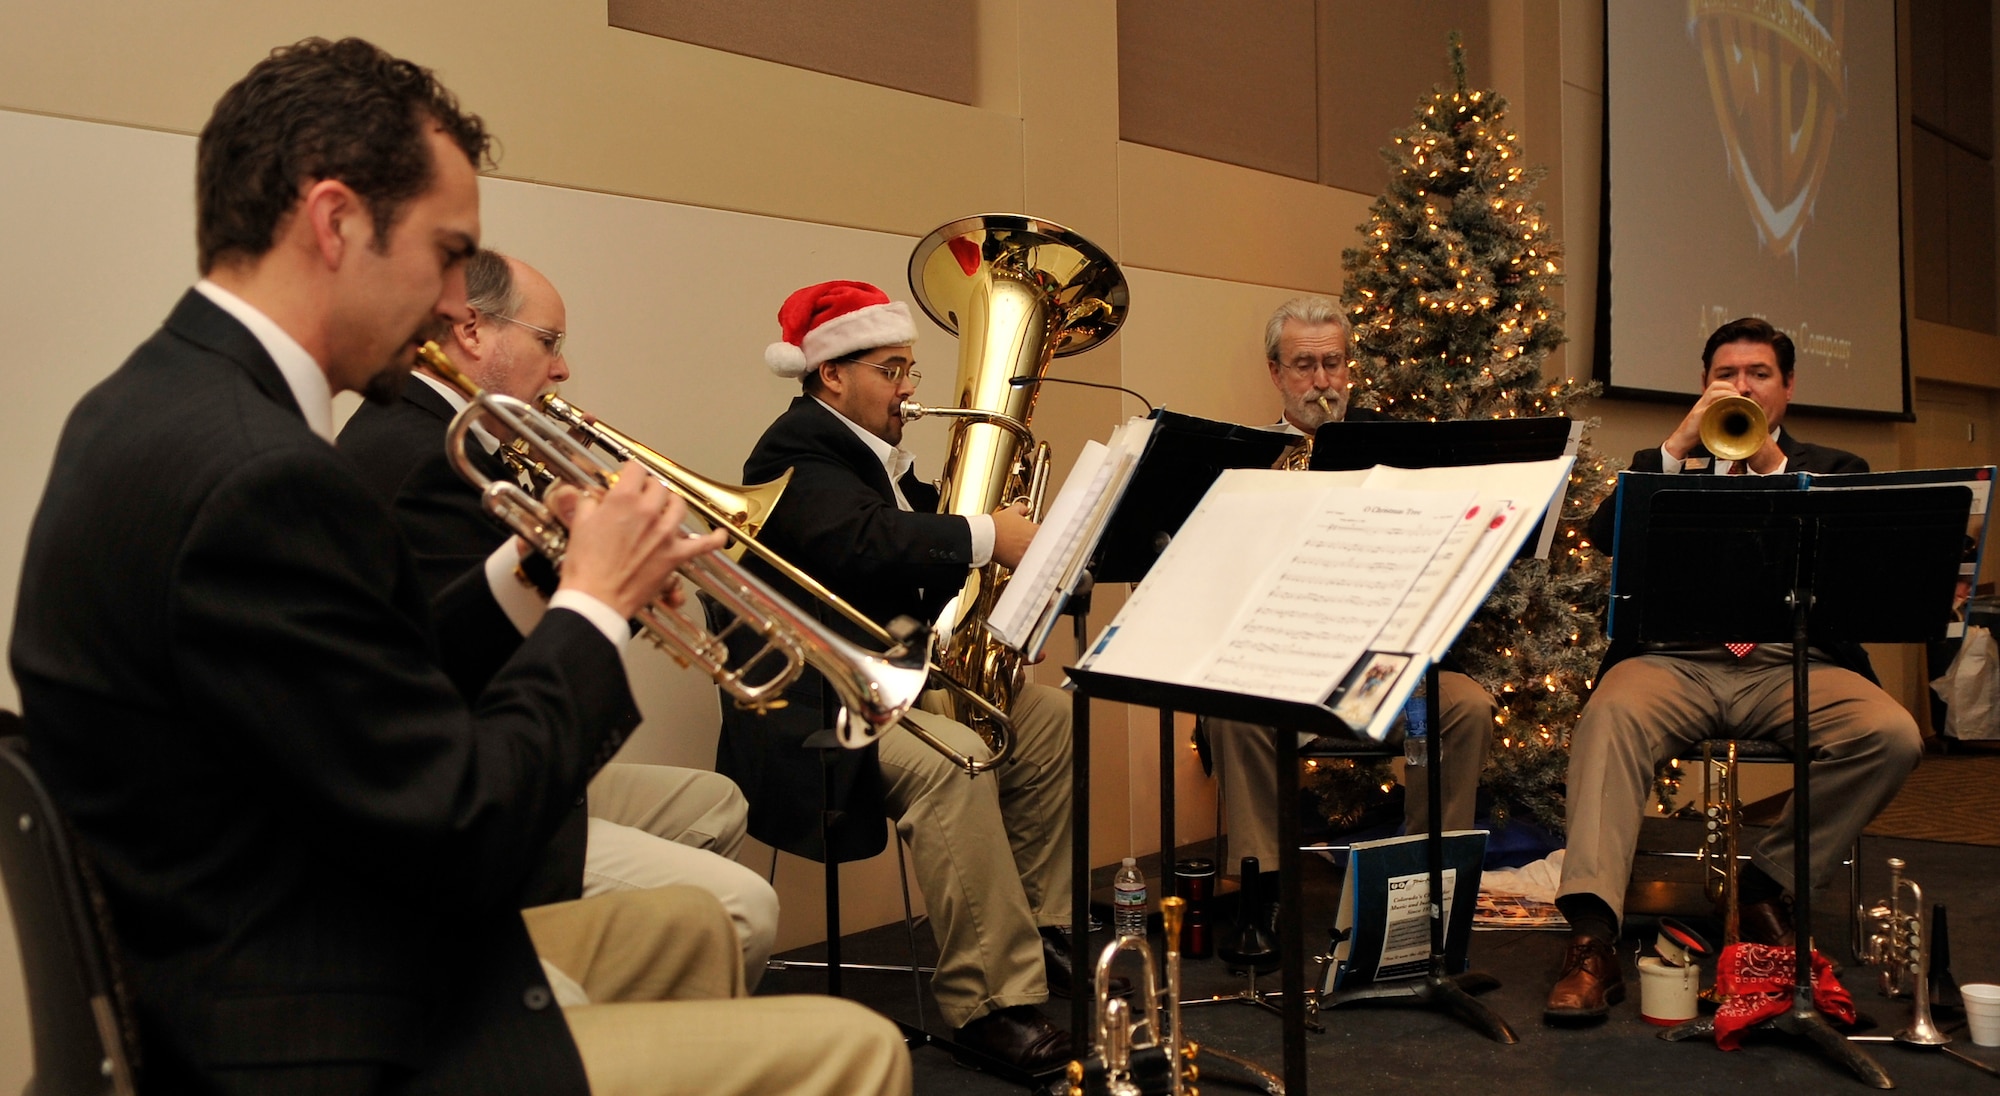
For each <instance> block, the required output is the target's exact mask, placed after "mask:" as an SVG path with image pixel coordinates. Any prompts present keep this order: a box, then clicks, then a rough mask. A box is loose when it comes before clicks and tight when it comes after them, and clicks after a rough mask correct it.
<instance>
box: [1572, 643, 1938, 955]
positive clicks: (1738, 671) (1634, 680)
mask: <svg viewBox="0 0 2000 1096" xmlns="http://www.w3.org/2000/svg"><path fill="white" fill-rule="evenodd" d="M1808 673H1809V674H1810V682H1809V687H1808V690H1807V691H1808V694H1809V699H1810V702H1811V705H1812V709H1811V721H1812V731H1811V734H1812V738H1811V742H1812V751H1813V757H1812V769H1811V772H1812V868H1811V870H1812V883H1813V885H1814V886H1819V885H1822V884H1824V883H1825V882H1826V881H1827V880H1828V879H1829V878H1831V877H1832V875H1833V869H1834V867H1835V866H1836V865H1837V864H1839V862H1840V858H1841V857H1842V856H1843V855H1845V854H1846V852H1847V849H1848V846H1850V845H1852V844H1853V843H1854V839H1855V838H1856V837H1857V836H1859V835H1860V833H1861V831H1862V829H1863V828H1864V827H1866V826H1867V825H1868V822H1869V820H1870V819H1872V818H1874V817H1875V815H1876V813H1877V812H1878V811H1880V810H1881V809H1882V807H1883V806H1884V805H1885V804H1887V803H1888V802H1889V800H1890V799H1892V798H1894V797H1895V795H1896V790H1897V789H1898V788H1900V787H1902V786H1903V779H1904V777H1907V776H1908V775H1909V774H1910V770H1911V769H1913V768H1915V767H1916V765H1917V760H1918V758H1919V757H1921V756H1922V754H1923V738H1922V737H1921V735H1919V733H1918V731H1917V724H1916V721H1915V720H1913V719H1911V718H1910V713H1908V712H1906V711H1904V710H1903V707H1902V705H1900V704H1897V703H1896V702H1895V701H1894V700H1892V699H1890V697H1889V694H1887V693H1885V692H1883V691H1882V690H1881V689H1880V688H1879V687H1877V686H1876V685H1874V684H1873V683H1871V682H1870V681H1869V680H1868V679H1867V678H1864V677H1862V676H1861V675H1860V674H1857V673H1854V672H1853V671H1851V670H1844V669H1841V668H1840V667H1838V666H1835V665H1834V664H1832V663H1830V662H1825V661H1821V660H1819V659H1818V658H1817V657H1815V659H1814V661H1813V662H1812V663H1811V665H1810V667H1809V669H1808ZM1716 735H1728V736H1730V737H1736V738H1770V739H1776V740H1778V741H1781V742H1786V743H1789V742H1790V741H1791V737H1792V655H1791V648H1790V647H1789V646H1786V645H1782V644H1767V645H1764V646H1761V647H1758V648H1757V649H1756V650H1753V651H1751V652H1750V653H1749V654H1748V655H1746V656H1744V657H1743V658H1740V659H1739V658H1737V657H1736V656H1734V655H1732V654H1730V653H1729V652H1728V651H1727V650H1724V649H1723V648H1721V647H1716V648H1713V649H1707V648H1703V649H1698V650H1694V651H1690V652H1675V653H1674V654H1644V655H1638V656H1636V657H1633V658H1628V659H1626V660H1624V661H1623V662H1620V663H1618V664H1617V665H1616V666H1613V667H1612V668H1611V670H1610V671H1609V672H1608V673H1606V674H1605V675H1604V680H1603V681H1600V682H1598V684H1597V690H1596V692H1594V693H1593V694H1591V697H1590V702H1589V703H1588V704H1586V705H1584V708H1583V715H1582V717H1581V718H1580V719H1578V720H1577V725H1576V730H1575V731H1574V732H1573V733H1572V734H1571V735H1570V746H1569V780H1568V784H1567V801H1568V806H1567V808H1566V810H1565V815H1566V821H1567V823H1568V829H1569V848H1568V851H1567V852H1566V853H1564V855H1563V873H1562V887H1561V890H1560V893H1561V894H1594V895H1596V896H1597V897H1599V898H1601V899H1603V900H1604V901H1605V903H1606V904H1608V905H1609V906H1610V907H1611V911H1612V913H1614V914H1616V915H1618V916H1619V917H1621V918H1622V917H1623V916H1624V909H1625V886H1626V884H1627V883H1628V882H1629V881H1630V880H1631V876H1632V854H1633V851H1634V849H1636V848H1637V846H1638V841H1639V819H1640V816H1641V814H1642V813H1643V812H1644V810H1645V806H1646V800H1647V797H1648V796H1649V795H1650V794H1651V792H1652V787H1653V769H1654V766H1655V765H1657V764H1658V763H1659V762H1660V761H1661V760H1662V759H1665V758H1668V757H1673V756H1675V755H1676V754H1679V753H1681V752H1683V751H1684V750H1686V749H1687V748H1688V747H1689V746H1690V745H1692V744H1693V743H1696V742H1699V741H1701V740H1702V739H1704V738H1709V737H1713V736H1716ZM1791 818H1792V811H1791V806H1790V804H1787V805H1786V807H1785V814H1784V817H1783V818H1780V819H1779V820H1778V823H1777V825H1774V826H1772V827H1771V829H1770V831H1769V832H1768V833H1767V834H1766V835H1765V837H1764V839H1763V840H1761V841H1759V842H1758V843H1757V847H1756V848H1755V849H1754V850H1752V852H1751V858H1752V860H1753V862H1754V863H1755V864H1756V865H1757V866H1758V867H1759V868H1761V869H1763V871H1764V872H1765V874H1767V875H1769V876H1770V877H1771V878H1772V879H1775V880H1777V881H1778V882H1779V883H1781V884H1784V885H1785V886H1787V887H1788V888H1791V887H1795V886H1796V884H1795V882H1794V881H1793V879H1792V821H1791Z"/></svg>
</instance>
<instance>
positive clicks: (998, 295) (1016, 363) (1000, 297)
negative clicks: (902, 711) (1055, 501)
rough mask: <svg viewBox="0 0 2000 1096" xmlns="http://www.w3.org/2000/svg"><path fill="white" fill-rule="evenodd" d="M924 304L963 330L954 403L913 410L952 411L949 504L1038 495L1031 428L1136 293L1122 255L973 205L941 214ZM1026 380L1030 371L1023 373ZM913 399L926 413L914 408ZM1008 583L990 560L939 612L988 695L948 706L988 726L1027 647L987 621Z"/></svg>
mask: <svg viewBox="0 0 2000 1096" xmlns="http://www.w3.org/2000/svg"><path fill="white" fill-rule="evenodd" d="M910 289H911V291H912V293H913V294H914V295H915V297H916V300H917V304H918V305H919V306H921V307H922V308H923V310H924V311H925V312H926V313H927V314H929V316H930V317H931V319H933V320H935V321H936V322H937V323H938V325H939V326H941V327H943V328H944V329H945V330H946V331H949V332H951V333H952V334H954V335H956V336H958V340H959V349H958V375H957V380H956V381H955V387H954V388H953V391H952V398H953V400H954V402H955V404H956V406H955V407H921V406H918V407H914V408H913V407H912V405H907V404H906V405H905V408H904V417H905V419H914V418H921V417H925V416H931V415H935V416H939V417H950V418H953V419H955V420H957V421H955V422H953V424H952V427H951V441H950V447H949V449H948V451H947V454H946V457H945V462H944V469H943V474H942V477H941V479H940V480H939V483H938V491H939V494H940V496H941V498H940V502H939V512H941V513H947V514H963V515H966V516H968V517H970V516H973V515H976V514H986V513H991V512H992V511H993V510H995V509H997V508H999V507H1000V506H1001V504H1002V503H1004V502H1010V501H1012V500H1015V499H1019V498H1027V499H1028V500H1029V509H1030V512H1031V514H1039V513H1040V498H1039V489H1038V487H1037V486H1036V485H1037V484H1043V485H1045V484H1046V483H1047V481H1048V468H1047V466H1048V463H1049V462H1048V447H1047V446H1046V445H1045V444H1037V443H1036V442H1035V441H1034V438H1033V435H1032V434H1031V433H1030V432H1029V430H1028V425H1029V423H1030V421H1031V420H1032V418H1033V415H1034V408H1035V397H1036V393H1037V390H1038V389H1039V385H1037V384H1034V383H1032V382H1033V381H1037V380H1039V379H1040V378H1041V377H1042V375H1043V374H1044V373H1045V372H1047V370H1048V367H1049V362H1050V361H1051V360H1052V359H1054V358H1058V357H1066V356H1068V355H1070V354H1076V353H1081V352H1082V351H1085V350H1088V349H1090V348H1091V347H1094V346H1096V345H1098V344H1099V343H1101V342H1103V341H1104V340H1105V339H1108V338H1110V337H1111V335H1112V333H1113V332H1115V331H1116V330H1117V329H1118V326H1119V325H1120V324H1122V323H1123V322H1124V320H1125V313H1126V309H1127V307H1128V304H1129V293H1128V291H1127V289H1126V285H1125V276H1124V275H1123V274H1122V273H1120V272H1119V269H1118V264H1117V263H1116V262H1114V261H1112V259H1111V257H1110V256H1109V255H1107V254H1105V253H1104V251H1103V250H1101V249H1100V248H1098V247H1097V246H1096V245H1094V244H1092V243H1090V241H1088V240H1085V239H1083V238H1082V237H1081V236H1078V235H1077V234H1076V233H1074V232H1071V231H1070V230H1069V229H1067V228H1064V227H1063V226H1061V225H1058V224H1055V223H1053V222H1050V221H1044V220H1039V219H1037V218H1033V217H1025V216H1020V215H1016V214H986V215H983V216H977V217H967V218H964V219H962V220H957V221H953V222H951V223H949V224H946V225H943V226H940V227H939V228H938V229H937V230H936V231H934V232H932V233H931V234H930V235H928V236H926V237H924V239H923V240H922V242H920V243H918V244H917V246H916V249H915V250H914V251H913V252H911V254H910ZM1023 382H1025V383H1023ZM912 410H914V411H916V413H915V414H912V413H911V412H912ZM1006 581H1007V569H1006V568H1004V567H1001V566H1000V565H998V564H988V565H987V566H985V567H982V568H979V569H977V570H975V571H973V572H971V574H969V575H968V576H967V578H966V582H965V585H964V586H963V587H961V588H960V590H959V593H958V596H957V597H956V598H955V599H954V600H953V601H952V603H951V604H950V606H948V607H947V608H946V610H945V612H944V614H943V617H942V619H940V620H939V622H938V628H939V631H940V633H941V634H943V635H944V636H946V637H947V638H946V640H945V647H944V650H943V651H942V652H941V653H940V655H939V659H938V661H939V663H940V665H942V666H943V667H944V669H945V671H946V673H947V675H948V676H950V677H951V678H953V679H954V680H957V681H960V682H963V683H964V684H965V685H966V686H967V687H968V689H969V690H971V691H972V692H974V693H976V694H978V695H979V696H980V697H983V698H984V699H985V701H986V702H987V703H985V704H983V705H981V704H968V703H965V702H964V701H965V698H964V696H963V694H961V695H960V696H958V697H956V698H955V703H954V711H952V712H951V713H950V714H951V715H952V716H953V718H956V719H957V720H958V721H959V722H961V723H965V724H967V725H969V726H971V727H973V728H974V729H975V730H980V731H982V732H990V728H991V726H992V724H991V719H990V715H989V714H988V710H989V709H998V710H1003V711H1004V710H1005V709H1007V708H1009V707H1011V706H1012V705H1013V698H1014V694H1015V692H1016V690H1017V689H1018V688H1019V685H1020V678H1021V671H1022V666H1021V655H1020V652H1018V651H1015V650H1013V649H1012V648H1009V647H1007V646H1006V645H1004V644H1002V643H1001V642H1000V641H999V640H997V639H995V638H994V637H993V636H992V634H991V633H989V632H988V631H987V629H986V627H985V623H986V620H987V618H988V617H989V616H990V615H991V613H992V609H993V604H994V602H995V601H997V600H998V599H999V596H1000V591H1001V589H1002V587H1003V586H1004V584H1005V583H1006Z"/></svg>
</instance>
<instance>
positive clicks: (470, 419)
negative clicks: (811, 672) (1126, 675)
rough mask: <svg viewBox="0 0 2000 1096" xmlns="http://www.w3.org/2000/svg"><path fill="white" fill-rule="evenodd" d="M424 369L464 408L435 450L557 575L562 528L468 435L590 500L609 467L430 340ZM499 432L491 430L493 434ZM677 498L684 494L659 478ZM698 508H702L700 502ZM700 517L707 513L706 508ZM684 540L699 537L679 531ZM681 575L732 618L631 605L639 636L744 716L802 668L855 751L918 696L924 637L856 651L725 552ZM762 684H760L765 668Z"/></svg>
mask: <svg viewBox="0 0 2000 1096" xmlns="http://www.w3.org/2000/svg"><path fill="white" fill-rule="evenodd" d="M418 355H419V357H421V358H422V359H423V362H424V364H425V365H428V366H429V367H431V368H432V369H434V370H436V371H437V373H438V375H439V376H441V377H443V378H444V379H445V380H446V381H448V382H449V383H451V385H452V386H453V387H455V388H457V389H458V390H459V391H460V392H462V393H464V394H465V396H466V398H467V400H468V401H469V402H468V403H467V405H466V407H465V409H464V410H463V411H460V412H459V413H458V414H457V415H456V416H454V417H453V419H452V420H451V426H450V427H449V428H448V429H447V431H446V435H445V453H446V456H447V457H448V459H450V461H451V463H452V467H453V468H455V469H456V470H457V471H458V474H459V475H460V476H463V477H464V478H465V480H466V482H468V483H470V484H472V485H473V486H474V487H476V488H478V489H479V492H480V495H481V498H482V504H483V505H484V506H485V508H486V510H487V511H488V512H489V513H491V514H493V515H494V516H495V517H497V518H499V519H500V520H501V521H503V522H505V523H506V525H507V526H508V528H510V529H512V530H514V532H516V533H518V534H519V535H520V536H521V538H522V539H523V540H525V541H527V542H528V544H529V545H531V546H532V547H534V548H535V549H536V550H537V551H539V552H541V553H542V555H543V556H545V557H547V558H548V560H549V562H550V563H552V564H554V565H556V566H557V567H560V566H561V565H562V558H563V554H564V552H565V551H566V550H567V548H568V545H569V531H568V530H567V529H566V528H564V526H563V524H562V521H561V520H560V519H559V518H557V517H556V515H555V512H554V511H552V510H551V509H549V507H548V506H547V505H546V504H544V503H543V502H542V501H541V499H539V498H537V497H536V496H535V495H533V494H530V493H529V492H528V491H526V490H523V489H522V487H521V486H520V485H519V484H517V483H513V482H511V481H506V480H496V479H494V478H492V477H490V476H488V475H487V474H486V473H484V472H483V471H481V470H480V469H479V467H478V466H477V465H475V464H474V463H473V462H472V460H471V458H470V456H469V450H468V449H467V445H468V444H478V442H477V441H476V440H475V439H473V438H472V436H471V435H472V430H473V427H474V426H475V425H476V424H478V423H480V422H481V420H484V421H485V422H486V423H488V424H489V425H488V426H487V427H486V429H487V430H488V431H489V432H492V433H496V434H500V435H504V436H506V437H507V438H508V441H507V443H506V444H505V445H503V447H502V451H503V452H506V451H509V450H511V451H512V454H513V455H512V456H508V457H503V459H505V460H507V461H508V463H509V464H511V465H514V466H515V467H521V466H522V465H523V464H524V463H525V464H531V465H532V466H534V468H536V469H538V470H539V471H538V472H537V478H538V479H541V478H546V479H547V480H548V481H549V483H551V484H553V483H567V484H570V485H572V486H574V487H576V488H578V489H579V490H582V491H584V492H586V493H588V494H591V495H598V494H602V493H603V492H604V491H605V490H606V489H608V488H609V487H610V486H611V485H612V484H614V483H616V482H617V480H618V472H617V470H616V468H615V467H612V466H609V465H607V463H606V462H605V461H604V459H603V458H601V457H599V456H597V455H596V454H595V453H593V452H591V451H590V449H589V448H588V447H587V446H586V445H585V444H584V443H583V442H580V441H578V440H577V439H576V438H574V437H572V436H571V435H570V434H569V433H568V432H567V431H566V430H565V429H564V428H563V427H562V426H561V425H559V422H560V420H556V419H553V418H551V417H550V416H548V415H545V414H542V413H540V412H537V411H536V410H535V409H534V408H533V407H531V406H529V405H528V404H526V403H523V402H522V401H520V400H517V399H515V398H513V397H512V396H507V395H502V394H500V393H497V392H487V391H483V390H482V389H481V388H480V387H479V385H478V384H476V383H474V382H473V380H472V379H471V378H470V377H467V376H466V375H465V374H464V373H462V372H460V371H459V369H458V367H457V366H455V365H453V364H452V363H451V359H449V358H447V357H445V355H444V352H443V351H441V350H439V349H438V347H437V344H436V343H425V344H424V345H423V347H422V348H421V349H419V351H418ZM495 427H497V428H498V429H497V430H495V429H494V428H495ZM668 486H669V487H672V488H674V489H675V492H676V493H677V494H680V495H682V496H683V497H684V498H688V501H689V503H690V504H693V503H694V501H695V500H694V499H693V498H689V497H688V492H686V491H685V490H683V489H681V488H679V487H678V486H676V485H675V484H673V483H671V482H669V483H668ZM702 505H703V507H704V508H705V507H706V506H707V503H706V502H704V503H703V504H702ZM704 516H707V515H706V512H705V511H704ZM683 528H684V531H685V532H687V533H688V534H689V535H691V536H692V535H699V534H698V533H697V532H696V531H695V530H693V529H691V528H686V527H685V526H684V527H683ZM680 573H681V575H682V576H683V577H684V578H686V579H687V580H688V582H689V583H690V584H691V585H693V586H694V587H695V588H696V589H698V590H700V591H701V592H703V593H704V594H707V595H708V596H709V597H712V598H714V599H715V600H716V601H717V602H718V603H720V604H721V605H722V606H723V607H724V608H726V609H728V610H729V611H730V612H731V613H732V614H734V615H735V619H734V620H733V621H732V622H731V623H730V624H729V625H728V627H726V628H724V629H722V630H721V631H720V632H711V631H709V630H708V629H707V628H704V627H702V626H700V625H697V624H694V623H693V622H691V621H689V620H688V619H687V618H686V617H684V616H682V615H681V614H680V613H679V612H677V611H675V610H674V608H673V607H672V606H670V605H667V604H665V603H664V602H661V601H655V602H653V603H652V604H650V605H646V606H643V607H641V608H640V610H639V612H638V614H637V620H638V623H639V626H640V629H641V630H642V631H644V632H645V633H646V636H647V638H648V639H650V640H651V641H652V642H653V643H654V645H656V646H658V647H659V648H660V649H662V650H664V651H666V652H667V653H668V654H669V655H671V656H672V657H673V658H674V659H675V661H677V662H679V663H680V664H681V665H683V666H690V665H691V666H696V667H698V668H699V669H701V670H702V672H704V673H706V674H708V675H709V676H710V677H712V678H714V679H715V683H716V684H717V685H719V686H721V687H722V690H723V691H724V692H726V693H728V694H729V695H730V696H731V697H732V698H733V699H734V700H735V701H736V703H738V704H740V705H742V706H744V707H745V708H749V709H751V710H753V711H759V712H761V711H765V710H768V709H770V708H775V707H779V706H781V705H783V704H784V700H783V699H782V696H781V694H782V693H783V691H784V689H785V687H786V686H787V685H789V684H791V683H792V682H793V681H795V680H797V679H798V676H799V674H800V673H802V672H803V671H804V669H805V667H806V666H807V665H811V666H812V667H813V668H814V669H816V670H818V671H819V672H820V673H821V674H822V675H824V676H825V677H826V680H827V682H828V683H829V684H830V685H832V687H833V690H834V692H835V694H836V695H837V696H838V697H839V698H840V705H841V706H840V711H839V713H838V714H837V715H836V716H835V719H834V736H835V737H836V738H837V739H838V740H839V741H840V744H841V745H842V746H845V747H847V748H849V749H860V748H861V747H863V746H866V745H868V744H869V743H870V742H873V741H875V739H876V738H878V737H880V736H881V734H882V732H883V731H885V730H887V729H888V728H890V727H892V726H894V725H896V724H897V723H898V722H899V721H902V720H903V715H904V713H905V712H907V711H909V709H910V707H911V706H912V705H914V704H915V703H916V702H917V699H918V698H919V697H920V696H922V694H923V691H924V688H925V683H926V681H927V680H928V678H929V676H930V671H929V665H928V663H929V648H930V639H929V636H928V635H927V634H924V635H913V636H911V637H910V640H909V642H907V643H894V644H892V645H891V649H890V650H889V651H887V652H886V653H884V654H879V655H878V654H874V653H872V652H869V651H866V650H863V649H862V648H860V647H859V646H857V645H855V644H854V643H851V642H849V641H848V640H847V639H845V638H843V637H841V636H839V635H837V634H835V633H833V632H832V631H830V630H829V629H827V628H826V626H825V625H823V624H821V623H820V622H819V621H817V620H815V619H813V618H812V617H810V616H808V615H806V614H804V613H801V612H800V611H799V610H798V607H797V606H795V605H793V604H792V603H791V602H790V601H787V600H786V599H785V598H784V597H782V596H780V595H779V594H778V593H777V592H776V591H775V590H772V589H771V588H770V587H769V586H768V585H766V584H765V583H764V582H763V580H761V579H759V578H757V577H756V576H755V575H752V574H750V573H749V572H748V571H745V570H744V569H743V566H742V564H740V563H738V562H736V561H735V560H733V559H730V558H728V557H727V556H722V555H719V554H710V555H704V556H699V557H697V558H695V559H693V560H690V561H688V562H687V563H685V564H682V565H681V569H680ZM739 630H742V631H749V632H752V633H754V634H756V635H757V636H758V637H759V638H761V639H762V640H763V645H762V646H760V647H759V648H757V649H756V650H755V651H754V652H752V653H751V654H750V655H749V656H748V657H746V658H744V659H742V660H741V661H738V662H736V663H734V664H732V662H731V660H730V655H729V650H728V645H727V638H728V637H729V636H730V635H731V634H732V633H734V632H737V631H739ZM767 669H768V670H771V671H772V672H771V674H770V676H768V677H759V676H758V675H759V673H760V672H761V671H763V670H767Z"/></svg>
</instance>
